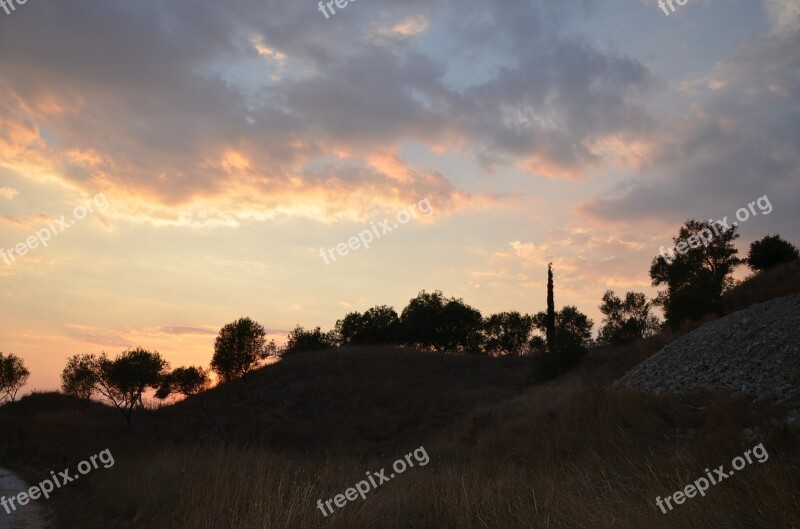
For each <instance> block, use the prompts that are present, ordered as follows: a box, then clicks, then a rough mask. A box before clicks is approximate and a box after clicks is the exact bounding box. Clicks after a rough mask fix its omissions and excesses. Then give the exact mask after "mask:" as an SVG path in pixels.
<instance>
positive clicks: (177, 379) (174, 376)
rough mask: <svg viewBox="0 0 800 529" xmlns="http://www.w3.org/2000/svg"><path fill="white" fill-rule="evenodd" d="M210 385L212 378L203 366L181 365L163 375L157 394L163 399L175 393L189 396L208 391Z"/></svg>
mask: <svg viewBox="0 0 800 529" xmlns="http://www.w3.org/2000/svg"><path fill="white" fill-rule="evenodd" d="M210 386H211V379H210V378H209V376H208V372H207V371H206V370H205V369H203V368H202V367H195V366H190V367H179V368H177V369H175V370H174V371H172V372H171V373H167V374H165V375H164V376H163V377H162V379H161V383H160V384H159V386H158V390H157V391H156V394H155V396H156V398H157V399H161V400H163V399H166V398H167V397H169V396H170V395H171V394H173V393H178V394H179V395H183V396H184V397H188V396H190V395H197V394H198V393H201V392H203V391H206V390H207V389H208V388H209V387H210Z"/></svg>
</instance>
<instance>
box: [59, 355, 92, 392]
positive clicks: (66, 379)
mask: <svg viewBox="0 0 800 529" xmlns="http://www.w3.org/2000/svg"><path fill="white" fill-rule="evenodd" d="M98 377H99V367H98V363H97V358H96V357H95V356H94V355H86V354H84V355H75V356H72V357H70V358H69V359H68V360H67V365H66V367H65V368H64V370H63V371H62V372H61V391H63V392H64V394H66V395H70V396H72V397H76V398H79V399H81V400H83V401H84V402H85V403H88V402H89V400H90V399H91V398H92V395H93V394H94V393H95V386H97V383H98Z"/></svg>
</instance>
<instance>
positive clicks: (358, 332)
mask: <svg viewBox="0 0 800 529" xmlns="http://www.w3.org/2000/svg"><path fill="white" fill-rule="evenodd" d="M335 333H336V338H337V341H338V342H339V343H340V344H341V345H377V344H390V343H398V342H399V340H400V336H399V333H400V317H399V316H398V315H397V312H395V310H394V309H393V308H392V307H387V306H386V305H381V306H378V307H373V308H371V309H369V310H367V311H366V312H365V313H364V314H361V313H359V312H351V313H349V314H347V315H346V316H345V317H344V318H343V319H341V320H339V321H337V322H336V330H335Z"/></svg>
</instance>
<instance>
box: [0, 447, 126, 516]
mask: <svg viewBox="0 0 800 529" xmlns="http://www.w3.org/2000/svg"><path fill="white" fill-rule="evenodd" d="M98 460H99V461H100V462H101V463H102V464H103V468H111V467H113V466H114V456H112V455H111V450H109V449H108V448H106V449H105V450H103V451H102V452H100V453H99V454H95V455H93V456H92V457H90V458H89V459H88V460H86V461H81V462H80V463H78V472H79V473H80V474H70V471H69V469H66V470H64V471H63V472H59V473H58V475H56V473H55V472H53V471H52V470H51V471H50V478H48V479H46V480H44V481H42V482H41V483H39V484H38V485H34V486H33V487H31V488H30V489H28V490H27V491H26V492H20V493H19V494H17V495H16V496H11V497H10V498H6V497H5V496H3V497H1V498H0V506H2V507H3V509H5V511H6V514H11V513H12V512H13V511H16V510H17V507H18V506H19V507H24V506H25V505H28V503H29V502H30V501H31V500H38V499H39V498H41V497H42V496H44V499H49V498H50V493H51V492H53V491H54V490H56V489H60V488H61V487H63V486H64V485H66V484H67V483H69V482H71V481H75V480H76V479H78V478H80V477H81V475H86V474H88V473H89V472H91V471H92V470H97V469H98V468H99V465H98V464H97V461H98ZM15 503H16V505H15Z"/></svg>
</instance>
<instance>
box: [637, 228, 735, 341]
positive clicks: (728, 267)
mask: <svg viewBox="0 0 800 529" xmlns="http://www.w3.org/2000/svg"><path fill="white" fill-rule="evenodd" d="M738 238H739V234H738V233H737V228H736V226H730V227H728V228H727V229H725V228H721V227H719V226H718V225H716V224H714V223H712V222H708V221H702V222H701V221H697V220H694V219H690V220H688V221H686V223H685V224H684V225H683V226H682V227H681V228H680V230H679V232H678V236H677V237H675V238H674V239H673V241H674V242H675V245H676V247H677V248H678V252H676V254H675V256H674V257H673V258H671V259H668V258H666V257H665V256H664V255H659V256H658V257H656V258H654V259H653V263H652V265H651V266H650V278H651V279H652V281H653V286H662V285H664V286H666V287H667V289H666V290H664V291H661V292H660V293H659V295H658V297H657V298H656V303H657V304H659V305H661V306H663V308H664V315H665V317H666V319H667V324H668V325H669V326H670V327H672V329H677V328H678V327H679V326H680V325H681V323H683V322H684V321H686V320H689V321H692V320H701V319H703V318H704V317H705V316H707V315H709V314H712V313H715V314H720V313H721V312H722V294H723V292H725V291H726V290H727V289H729V288H730V287H731V286H732V284H733V279H732V278H731V273H732V272H733V269H734V268H735V267H736V266H737V265H739V264H741V262H742V261H741V259H739V258H738V257H737V254H738V250H737V249H736V247H735V246H734V245H733V241H735V240H736V239H738Z"/></svg>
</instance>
